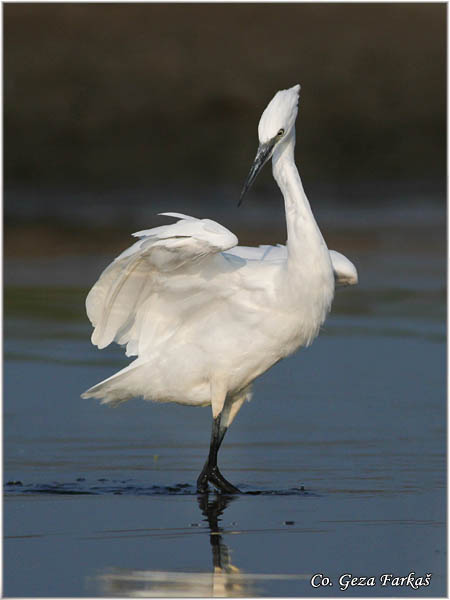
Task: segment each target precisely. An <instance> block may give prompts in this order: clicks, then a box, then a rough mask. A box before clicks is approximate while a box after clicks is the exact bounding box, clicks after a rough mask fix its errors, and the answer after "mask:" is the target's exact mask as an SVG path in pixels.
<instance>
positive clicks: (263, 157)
mask: <svg viewBox="0 0 450 600" xmlns="http://www.w3.org/2000/svg"><path fill="white" fill-rule="evenodd" d="M274 146H275V140H269V141H268V142H266V143H265V144H260V146H259V148H258V152H257V153H256V157H255V160H254V161H253V164H252V168H251V169H250V173H249V174H248V175H247V179H246V180H245V183H244V187H243V188H242V192H241V197H240V198H239V202H238V206H240V205H241V204H242V200H243V199H244V196H245V194H246V193H247V192H248V190H249V189H250V188H251V186H252V183H253V182H254V181H255V179H256V178H257V176H258V173H259V172H260V171H261V169H262V168H263V166H264V165H265V164H266V162H267V161H268V160H269V159H270V157H271V156H272V152H273V148H274Z"/></svg>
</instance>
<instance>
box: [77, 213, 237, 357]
mask: <svg viewBox="0 0 450 600" xmlns="http://www.w3.org/2000/svg"><path fill="white" fill-rule="evenodd" d="M162 214H163V215H165V216H171V217H176V218H179V219H180V220H179V221H177V222H176V223H173V224H171V225H163V226H162V227H155V228H154V229H148V230H146V231H139V232H137V233H135V234H133V235H134V236H135V237H138V238H139V241H137V242H136V243H135V244H133V245H132V246H131V247H130V248H128V249H127V250H125V251H124V252H122V254H120V256H118V257H117V258H116V259H115V260H114V262H113V263H112V264H111V265H109V266H108V267H107V268H106V269H105V270H104V271H103V273H102V275H101V276H100V278H99V280H98V281H97V283H96V284H95V285H94V287H93V288H92V289H91V291H90V292H89V294H88V297H87V299H86V310H87V314H88V317H89V319H90V321H91V323H92V325H93V326H94V332H93V334H92V343H93V344H94V345H95V346H98V347H99V348H105V347H106V346H108V344H110V343H111V342H112V341H117V342H118V343H119V344H128V346H127V355H129V356H130V355H133V354H136V353H137V345H138V343H139V340H138V339H137V337H136V328H135V324H136V322H137V320H142V318H143V315H142V309H143V307H144V304H146V303H148V300H149V299H150V298H151V297H152V296H154V295H155V294H157V295H160V296H161V295H162V294H163V290H164V287H166V286H167V282H168V280H169V279H170V277H171V276H172V274H177V273H179V272H180V270H182V268H183V266H185V267H187V266H188V265H193V264H196V263H199V262H201V261H203V260H205V259H206V258H207V257H210V256H211V255H214V254H216V253H219V252H222V251H224V250H229V249H230V248H232V247H233V246H235V245H236V244H237V243H238V240H237V238H236V236H235V235H234V234H233V233H231V232H230V231H228V229H226V228H225V227H222V225H219V224H218V223H216V222H215V221H210V220H209V219H195V218H194V217H188V216H186V215H181V214H177V213H162ZM155 318H156V319H157V318H158V315H155Z"/></svg>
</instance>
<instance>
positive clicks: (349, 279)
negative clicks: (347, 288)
mask: <svg viewBox="0 0 450 600" xmlns="http://www.w3.org/2000/svg"><path fill="white" fill-rule="evenodd" d="M330 257H331V262H332V264H333V271H334V279H335V281H336V285H340V286H344V285H356V284H357V283H358V271H357V270H356V267H355V265H354V264H353V263H352V262H350V261H349V260H348V258H347V257H346V256H344V255H343V254H341V253H340V252H336V250H330Z"/></svg>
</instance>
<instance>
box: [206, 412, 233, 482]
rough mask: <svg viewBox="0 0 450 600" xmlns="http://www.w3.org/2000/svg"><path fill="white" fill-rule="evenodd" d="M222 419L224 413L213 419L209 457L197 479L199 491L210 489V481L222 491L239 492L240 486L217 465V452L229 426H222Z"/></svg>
mask: <svg viewBox="0 0 450 600" xmlns="http://www.w3.org/2000/svg"><path fill="white" fill-rule="evenodd" d="M221 419H222V413H220V414H219V415H217V417H216V418H215V419H214V420H213V425H212V431H211V443H210V446H209V455H208V459H207V461H206V463H205V466H204V467H203V469H202V472H201V473H200V476H199V478H198V479H197V491H198V492H199V493H205V492H206V491H207V490H208V482H210V483H212V484H213V485H214V486H216V487H217V488H218V489H219V490H222V492H226V493H228V494H236V493H239V490H238V488H237V487H235V486H234V485H233V484H231V483H230V482H229V481H227V480H226V479H225V477H224V476H223V475H222V473H221V472H220V471H219V467H218V466H217V454H218V452H219V448H220V445H221V443H222V441H223V438H224V437H225V434H226V432H227V429H228V427H223V426H221Z"/></svg>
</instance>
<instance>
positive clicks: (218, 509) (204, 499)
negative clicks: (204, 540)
mask: <svg viewBox="0 0 450 600" xmlns="http://www.w3.org/2000/svg"><path fill="white" fill-rule="evenodd" d="M235 498H236V496H226V495H222V494H217V495H216V496H214V497H213V499H212V500H210V498H209V496H208V494H202V495H200V496H198V505H199V507H200V510H201V511H202V513H203V515H204V516H205V517H206V519H207V520H208V524H209V530H210V534H209V541H210V543H211V550H212V560H213V578H212V588H213V589H212V596H213V597H215V596H219V597H225V596H247V597H248V596H251V595H252V594H251V591H252V590H251V588H252V586H251V585H250V583H249V581H247V583H246V579H245V576H244V575H243V574H241V571H240V570H239V569H238V568H237V567H236V566H234V565H232V564H231V559H230V549H229V548H228V546H227V545H226V544H225V543H224V542H223V539H222V535H221V531H222V529H221V528H220V527H219V520H220V519H219V517H220V516H221V515H222V513H223V511H224V510H225V509H226V507H227V506H228V505H229V504H230V502H231V501H232V500H235ZM230 575H231V577H230ZM233 575H236V576H235V577H233Z"/></svg>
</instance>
